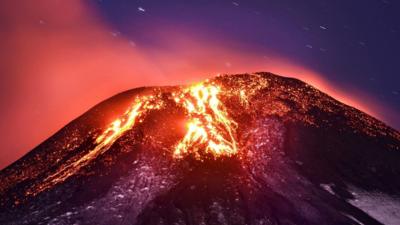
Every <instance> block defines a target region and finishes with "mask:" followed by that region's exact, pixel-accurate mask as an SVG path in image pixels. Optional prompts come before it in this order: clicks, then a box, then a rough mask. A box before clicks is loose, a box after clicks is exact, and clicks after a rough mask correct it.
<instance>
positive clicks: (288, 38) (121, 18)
mask: <svg viewBox="0 0 400 225" xmlns="http://www.w3.org/2000/svg"><path fill="white" fill-rule="evenodd" d="M95 5H96V6H97V7H98V9H99V13H100V15H101V16H102V17H104V19H105V20H106V21H107V22H108V23H110V24H111V25H112V27H113V28H114V29H115V30H116V32H120V33H121V35H125V36H127V37H128V38H130V39H132V40H133V41H134V42H135V43H137V44H140V45H152V44H154V43H153V42H154V40H153V39H152V37H153V36H155V35H156V34H155V33H154V31H155V30H157V27H158V26H159V25H160V24H168V25H169V26H170V29H174V25H176V26H184V27H187V28H191V29H193V30H195V31H198V32H199V33H200V35H205V36H207V37H211V38H215V39H228V40H230V41H235V42H237V43H241V44H243V45H246V46H248V47H249V48H248V49H249V50H250V49H252V51H259V50H260V49H269V50H272V51H274V52H276V53H278V54H279V55H282V56H284V57H285V58H289V59H291V61H294V62H297V63H300V64H301V65H303V66H306V67H307V68H311V69H313V70H314V71H318V73H319V74H322V75H323V76H324V78H326V79H328V80H329V81H331V82H334V83H336V84H338V85H340V86H343V87H345V88H357V89H360V90H362V91H363V92H366V93H368V94H370V95H372V96H373V97H375V98H376V99H377V100H378V101H383V102H385V103H387V104H389V105H391V106H392V107H393V108H394V109H395V110H397V111H399V110H400V66H399V63H400V2H398V1H386V0H366V1H346V0H341V1H323V0H314V1H312V0H308V1H296V0H275V1H273V0H263V1H261V0H258V1H255V0H246V1H223V0H219V1H215V0H214V1H212V0H200V1H183V0H182V1H155V0H146V1H144V0H142V1H140V0H138V1H129V0H117V1H115V0H99V1H97V4H95ZM163 47H165V46H163ZM394 125H396V126H397V127H398V125H399V124H398V122H397V123H395V124H394Z"/></svg>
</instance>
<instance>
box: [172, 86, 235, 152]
mask: <svg viewBox="0 0 400 225" xmlns="http://www.w3.org/2000/svg"><path fill="white" fill-rule="evenodd" d="M220 92H221V90H220V88H219V87H218V86H216V85H213V84H206V85H205V84H204V83H201V84H198V85H195V86H191V87H189V88H188V89H186V90H184V92H183V93H182V94H181V95H180V96H178V97H175V101H176V102H177V103H179V104H182V105H183V106H184V107H185V109H186V111H187V113H188V116H189V118H190V119H189V122H188V124H187V127H188V130H187V133H186V135H185V136H184V138H183V139H182V140H181V141H180V142H179V143H178V144H177V145H176V147H175V151H174V156H176V157H182V156H183V155H185V154H187V153H194V154H195V155H196V157H197V158H200V154H199V150H201V148H202V147H205V152H206V153H211V154H213V155H214V156H215V157H218V156H222V155H226V156H229V155H233V154H236V153H237V151H238V149H237V144H236V141H235V137H234V131H235V129H236V126H237V124H236V123H235V122H234V121H233V120H231V119H230V118H229V116H228V113H227V111H226V109H225V107H224V106H223V104H222V103H221V101H220V100H219V98H218V95H219V94H220Z"/></svg>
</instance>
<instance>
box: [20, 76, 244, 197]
mask: <svg viewBox="0 0 400 225" xmlns="http://www.w3.org/2000/svg"><path fill="white" fill-rule="evenodd" d="M220 93H221V88H220V87H219V86H217V85H216V84H214V83H209V82H208V81H206V82H204V83H200V84H197V85H193V86H190V87H188V88H184V89H181V90H179V91H177V92H173V93H171V97H172V98H173V100H174V101H175V102H176V103H177V105H178V106H181V107H183V108H184V109H185V111H186V114H187V117H188V122H187V132H186V134H185V136H184V137H183V138H182V139H181V140H180V141H179V142H178V143H177V144H176V145H175V146H174V150H173V157H175V158H183V157H184V156H185V155H187V154H191V153H193V154H194V155H195V157H196V158H197V159H199V160H201V155H200V153H201V151H204V152H205V153H209V154H211V155H213V156H214V157H219V156H231V155H234V154H236V153H237V151H238V147H237V142H236V140H235V130H236V127H237V124H236V122H235V121H233V120H232V119H230V118H229V116H228V113H227V110H226V108H225V107H224V105H223V104H222V103H221V101H220V99H219V95H220ZM163 106H164V102H163V100H161V99H160V98H158V96H157V97H154V96H153V95H148V96H142V97H137V98H136V99H135V102H134V103H133V104H132V106H131V107H130V108H129V109H128V110H127V111H126V112H125V113H124V114H123V115H122V116H121V117H120V118H118V119H116V120H115V121H113V122H112V123H111V124H110V125H109V126H108V127H107V128H106V129H105V130H104V131H103V132H102V133H101V134H100V135H99V136H98V137H97V138H96V140H95V145H96V146H95V147H94V148H93V149H92V150H90V151H89V152H88V153H86V154H85V155H83V156H81V157H80V158H78V159H76V160H75V161H73V162H71V163H70V164H68V165H66V166H64V167H60V168H59V169H58V170H57V171H56V172H55V173H53V174H50V175H49V176H48V177H47V178H45V180H44V182H43V185H41V186H40V187H38V188H37V189H36V190H35V192H36V193H39V192H41V191H43V190H45V189H47V188H49V187H50V186H52V185H55V184H57V183H60V182H63V181H65V180H66V179H67V178H68V177H70V176H72V175H74V174H75V173H76V172H78V171H79V170H80V169H81V168H82V167H84V166H86V165H88V164H89V163H90V162H91V161H93V160H94V159H96V158H97V157H98V156H99V155H102V154H103V153H105V152H106V151H107V150H108V149H109V148H110V147H111V146H112V145H113V144H114V143H115V142H116V141H117V140H118V139H119V138H120V137H121V136H122V135H123V134H125V133H126V132H127V131H128V130H130V129H132V128H133V127H134V126H135V125H136V124H137V123H140V122H143V119H144V116H145V115H146V114H148V113H149V112H150V111H152V110H158V109H161V108H162V107H163ZM27 194H32V193H31V192H28V193H27Z"/></svg>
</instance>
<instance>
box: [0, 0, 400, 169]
mask: <svg viewBox="0 0 400 225" xmlns="http://www.w3.org/2000/svg"><path fill="white" fill-rule="evenodd" d="M0 48H1V52H0V92H1V93H0V108H1V112H0V137H1V141H2V147H1V149H0V168H2V167H4V166H6V165H7V164H9V163H11V162H13V161H14V160H16V159H18V158H19V157H21V156H22V155H23V154H25V153H26V152H28V151H29V150H31V149H32V148H33V147H35V146H36V145H38V144H39V143H41V142H42V141H44V140H45V139H46V138H48V137H49V136H51V135H52V134H54V133H55V132H56V131H57V130H59V129H60V128H62V127H63V126H65V124H67V123H68V122H70V121H71V120H73V119H74V118H76V117H77V116H79V115H81V114H82V113H84V112H85V111H86V110H88V109H89V108H90V107H92V106H94V105H95V104H97V103H99V102H100V101H102V100H104V99H106V98H108V97H110V96H112V95H114V94H116V93H119V92H121V91H124V90H127V89H131V88H135V87H138V86H146V85H147V86H149V85H166V84H179V83H188V82H193V81H197V80H200V79H204V78H206V77H210V76H214V75H216V74H220V73H240V72H256V71H271V72H275V73H278V74H281V75H285V76H290V77H296V78H299V79H302V80H304V81H306V82H308V83H310V84H312V85H314V86H316V87H317V88H319V89H320V90H322V91H324V92H326V93H328V94H330V95H331V96H333V97H335V98H337V99H338V100H340V101H343V102H345V103H347V104H349V105H352V106H355V107H357V108H359V109H361V110H363V111H365V112H367V113H369V114H371V115H373V116H375V117H377V118H379V119H381V120H383V121H384V122H386V123H387V124H389V125H390V126H392V127H395V128H397V129H399V128H400V119H399V118H398V115H399V112H400V67H399V64H400V2H398V1H394V0H391V1H389V0H362V1H361V0H359V1H345V0H338V1H323V0H318V1H317V0H313V1H310V0H309V1H295V0H279V1H278V0H275V1H271V0H264V1H261V0H258V1H254V0H246V1H225V0H214V1H211V0H197V1H189V0H185V1H184V0H181V1H175V0H170V1H160V0H158V1H155V0H97V1H96V0H87V1H79V0H70V1H61V0H40V1H29V0H19V1H11V0H10V1H2V2H1V3H0ZM113 119H114V118H110V121H112V120H113Z"/></svg>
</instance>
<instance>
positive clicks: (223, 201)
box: [0, 73, 400, 224]
mask: <svg viewBox="0 0 400 225" xmlns="http://www.w3.org/2000/svg"><path fill="white" fill-rule="evenodd" d="M399 160H400V133H399V132H397V131H395V130H394V129H392V128H390V127H388V126H386V125H385V124H383V123H382V122H380V121H378V120H377V119H374V118H373V117H371V116H369V115H367V114H365V113H363V112H361V111H359V110H357V109H355V108H352V107H350V106H347V105H344V104H342V103H340V102H338V101H336V100H335V99H333V98H331V97H329V96H328V95H326V94H324V93H322V92H320V91H318V90H317V89H315V88H313V87H312V86H310V85H308V84H306V83H304V82H302V81H299V80H296V79H292V78H284V77H280V76H277V75H274V74H270V73H256V74H241V75H223V76H218V77H216V78H213V79H210V80H206V81H204V82H201V83H197V84H194V85H188V86H170V87H143V88H137V89H133V90H130V91H126V92H124V93H121V94H118V95H116V96H114V97H112V98H110V99H108V100H106V101H104V102H102V103H100V104H99V105H97V106H95V107H94V108H92V109H91V110H89V111H88V112H86V113H85V114H83V115H82V116H81V117H79V118H77V119H76V120H74V121H72V122H71V123H70V124H68V125H67V126H65V127H64V128H63V129H61V130H60V131H59V132H57V133H56V134H55V135H53V136H52V137H50V138H49V139H48V140H46V141H45V142H43V143H42V144H41V145H39V146H38V147H37V148H35V149H33V150H32V151H31V152H29V153H28V154H27V155H25V156H24V157H23V158H21V159H20V160H18V161H17V162H15V163H14V164H12V165H10V166H9V167H7V168H5V169H4V170H2V171H1V173H0V179H1V180H2V182H1V184H0V204H1V205H0V223H1V224H381V223H386V224H397V223H400V213H399V211H400V201H399V197H400V196H399V195H400V179H398V176H399V175H400V165H399Z"/></svg>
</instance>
